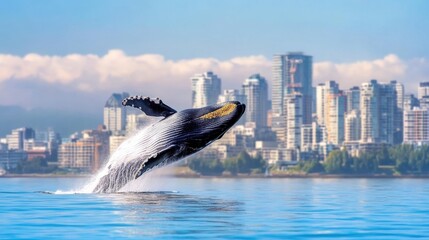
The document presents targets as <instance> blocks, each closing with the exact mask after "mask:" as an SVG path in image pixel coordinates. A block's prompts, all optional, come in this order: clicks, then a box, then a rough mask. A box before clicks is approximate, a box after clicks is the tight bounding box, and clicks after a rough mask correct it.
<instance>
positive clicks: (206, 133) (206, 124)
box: [163, 101, 246, 155]
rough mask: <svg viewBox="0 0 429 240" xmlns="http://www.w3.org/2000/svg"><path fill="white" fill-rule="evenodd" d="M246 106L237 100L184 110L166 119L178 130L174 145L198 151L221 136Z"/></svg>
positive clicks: (189, 152)
mask: <svg viewBox="0 0 429 240" xmlns="http://www.w3.org/2000/svg"><path fill="white" fill-rule="evenodd" d="M245 109H246V106H245V105H244V104H242V103H240V102H237V101H230V102H225V103H220V104H215V105H211V106H207V107H203V108H193V109H187V110H183V111H181V112H178V113H176V114H173V115H171V116H170V117H168V118H166V119H164V120H163V121H165V122H164V124H171V125H170V126H171V128H172V129H171V130H172V131H176V134H175V135H176V138H174V142H173V143H172V144H174V145H180V146H182V147H184V148H187V149H186V151H185V152H186V153H185V155H188V154H191V153H193V152H196V151H198V150H200V149H202V148H204V147H206V146H207V145H209V144H210V143H211V142H213V141H215V140H217V139H219V138H221V137H222V136H223V135H224V134H225V132H226V131H228V129H230V128H231V127H232V126H233V125H234V124H235V123H236V122H237V121H238V120H239V119H240V118H241V116H242V115H243V113H244V111H245Z"/></svg>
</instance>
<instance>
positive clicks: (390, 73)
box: [314, 54, 429, 92]
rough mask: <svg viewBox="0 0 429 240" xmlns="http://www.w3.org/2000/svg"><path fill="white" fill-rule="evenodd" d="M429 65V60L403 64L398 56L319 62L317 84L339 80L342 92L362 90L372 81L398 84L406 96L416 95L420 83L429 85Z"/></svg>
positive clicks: (315, 78) (315, 65) (315, 71)
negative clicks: (402, 87)
mask: <svg viewBox="0 0 429 240" xmlns="http://www.w3.org/2000/svg"><path fill="white" fill-rule="evenodd" d="M428 69H429V62H428V61H427V60H426V59H412V60H403V59H400V58H399V57H398V56H397V55H395V54H389V55H387V56H385V57H384V58H382V59H375V60H365V61H356V62H352V63H333V62H319V63H315V64H314V82H315V84H317V83H320V82H325V81H327V80H336V81H338V82H339V83H340V84H341V87H342V88H348V87H351V86H359V85H360V84H361V83H363V82H367V81H369V80H370V79H377V80H379V81H381V82H388V81H390V80H398V81H399V82H401V83H404V84H405V87H406V90H407V92H415V91H416V88H417V85H418V83H419V82H423V81H429V70H428Z"/></svg>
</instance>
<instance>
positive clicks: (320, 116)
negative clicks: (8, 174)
mask: <svg viewBox="0 0 429 240" xmlns="http://www.w3.org/2000/svg"><path fill="white" fill-rule="evenodd" d="M325 89H326V88H325V84H324V83H319V84H318V85H317V86H316V117H317V123H318V124H320V125H325V92H326V91H325Z"/></svg>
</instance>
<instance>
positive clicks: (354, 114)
mask: <svg viewBox="0 0 429 240" xmlns="http://www.w3.org/2000/svg"><path fill="white" fill-rule="evenodd" d="M344 121H345V123H344V142H346V143H350V142H358V141H359V140H360V133H361V132H360V114H359V110H357V109H353V110H351V111H350V112H348V113H347V114H346V116H345V119H344Z"/></svg>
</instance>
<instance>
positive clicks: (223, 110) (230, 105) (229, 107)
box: [199, 103, 237, 119]
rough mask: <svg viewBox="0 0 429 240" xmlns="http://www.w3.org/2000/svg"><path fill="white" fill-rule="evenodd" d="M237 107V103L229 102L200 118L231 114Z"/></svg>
mask: <svg viewBox="0 0 429 240" xmlns="http://www.w3.org/2000/svg"><path fill="white" fill-rule="evenodd" d="M236 107H237V105H235V104H233V103H227V104H225V105H224V106H223V107H221V108H219V109H217V110H215V111H213V112H209V113H207V114H204V115H203V116H201V117H199V118H200V119H213V118H218V117H223V116H226V115H229V114H231V113H232V112H233V111H234V110H235V108H236Z"/></svg>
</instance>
